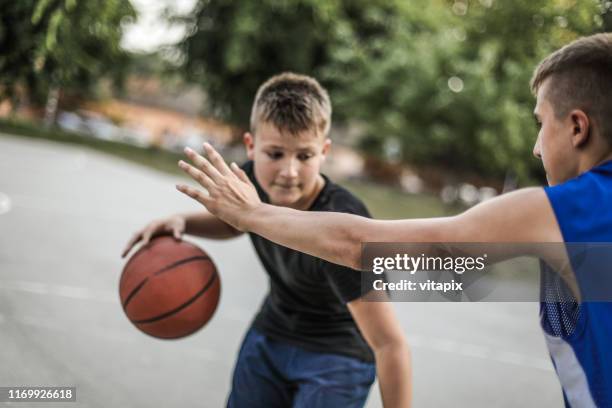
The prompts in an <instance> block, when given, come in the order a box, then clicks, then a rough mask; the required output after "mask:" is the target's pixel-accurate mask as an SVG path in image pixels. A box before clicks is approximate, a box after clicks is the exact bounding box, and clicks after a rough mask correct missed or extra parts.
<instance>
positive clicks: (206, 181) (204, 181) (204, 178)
mask: <svg viewBox="0 0 612 408" xmlns="http://www.w3.org/2000/svg"><path fill="white" fill-rule="evenodd" d="M200 157H201V156H200ZM202 160H206V159H204V158H202ZM207 163H208V162H207ZM208 165H209V166H210V163H208ZM179 167H180V168H181V169H182V170H183V171H184V172H185V173H187V174H188V175H189V176H190V177H191V178H192V179H194V180H195V181H197V182H198V183H200V185H201V186H202V187H204V188H205V189H207V190H210V189H211V188H212V187H214V185H215V182H214V181H213V180H212V179H211V178H210V177H209V176H208V175H207V174H208V173H205V172H203V171H200V170H198V169H196V168H195V167H193V166H192V165H191V164H189V163H187V162H184V161H183V160H181V161H179ZM215 171H216V170H215ZM217 176H218V177H221V176H220V175H218V174H217Z"/></svg>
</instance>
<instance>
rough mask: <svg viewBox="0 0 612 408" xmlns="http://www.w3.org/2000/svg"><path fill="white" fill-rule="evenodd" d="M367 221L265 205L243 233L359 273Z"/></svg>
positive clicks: (251, 215)
mask: <svg viewBox="0 0 612 408" xmlns="http://www.w3.org/2000/svg"><path fill="white" fill-rule="evenodd" d="M367 220H368V219H367V218H364V217H359V216H356V215H351V214H344V213H327V212H310V211H297V210H293V209H291V208H286V207H278V206H272V205H267V204H263V205H261V206H260V207H259V208H257V209H256V210H254V211H253V212H252V213H251V214H250V215H249V217H248V218H245V220H244V225H242V226H241V229H245V230H248V231H251V232H253V233H255V234H257V235H261V236H262V237H265V238H267V239H269V240H271V241H274V242H276V243H279V244H281V245H284V246H286V247H289V248H292V249H294V250H296V251H300V252H305V253H308V254H310V255H313V256H315V257H317V258H322V259H325V260H327V261H330V262H333V263H336V264H339V265H345V266H349V267H351V268H353V269H359V268H360V267H361V265H359V264H360V256H361V255H360V252H361V238H360V235H359V234H358V231H359V230H360V229H361V228H363V227H364V225H365V222H366V221H367Z"/></svg>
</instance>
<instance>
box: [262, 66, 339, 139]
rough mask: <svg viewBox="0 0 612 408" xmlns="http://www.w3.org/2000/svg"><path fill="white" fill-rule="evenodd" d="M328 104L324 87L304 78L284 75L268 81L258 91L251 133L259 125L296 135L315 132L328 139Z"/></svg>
mask: <svg viewBox="0 0 612 408" xmlns="http://www.w3.org/2000/svg"><path fill="white" fill-rule="evenodd" d="M331 110H332V109H331V102H330V100H329V95H328V94H327V91H326V90H325V88H323V87H322V86H321V84H319V82H317V80H316V79H314V78H311V77H309V76H306V75H298V74H294V73H292V72H284V73H282V74H279V75H275V76H273V77H272V78H270V79H268V80H267V81H266V82H265V83H264V84H263V85H261V86H260V87H259V90H257V94H256V95H255V101H254V102H253V108H252V110H251V132H253V133H255V132H256V129H257V124H258V123H259V122H262V121H263V122H269V123H271V124H273V125H274V126H276V127H277V128H278V129H279V130H281V131H285V130H286V131H288V132H289V133H291V134H292V135H297V134H298V133H300V132H303V131H305V130H315V131H316V132H317V134H322V135H323V136H327V134H328V133H329V128H330V126H331Z"/></svg>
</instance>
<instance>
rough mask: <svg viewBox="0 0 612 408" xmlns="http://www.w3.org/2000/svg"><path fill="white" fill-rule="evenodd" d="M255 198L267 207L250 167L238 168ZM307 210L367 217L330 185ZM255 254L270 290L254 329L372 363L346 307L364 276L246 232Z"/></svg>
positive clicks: (354, 200)
mask: <svg viewBox="0 0 612 408" xmlns="http://www.w3.org/2000/svg"><path fill="white" fill-rule="evenodd" d="M242 169H243V170H244V171H245V172H246V174H247V175H248V176H249V178H250V179H251V181H252V182H253V184H254V185H255V187H256V188H257V192H258V193H259V197H260V198H261V200H262V201H263V202H269V200H268V196H267V194H266V193H265V192H264V191H263V189H262V188H261V186H260V185H259V183H258V182H257V180H256V179H255V173H254V168H253V162H252V161H249V162H247V163H245V164H244V165H243V166H242ZM323 178H324V179H325V186H324V187H323V189H322V190H321V192H320V193H319V195H318V196H317V198H316V199H315V201H314V203H313V204H312V206H311V207H310V208H309V210H310V211H333V212H344V213H350V214H357V215H361V216H365V217H370V214H369V212H368V210H367V208H366V207H365V205H364V204H363V203H362V202H361V201H360V200H359V199H358V198H356V197H355V196H354V195H352V194H351V193H350V192H348V191H347V190H346V189H344V188H342V187H340V186H339V185H337V184H334V183H333V182H331V181H330V180H329V179H328V178H327V177H325V176H323ZM249 236H250V237H251V241H252V242H253V246H254V247H255V251H256V252H257V254H258V255H259V259H260V260H261V262H262V264H263V266H264V268H265V270H266V272H267V273H268V276H269V278H270V291H269V293H268V294H267V296H266V298H265V299H264V302H263V304H262V306H261V309H260V310H259V312H258V313H257V316H255V320H254V321H253V327H255V328H256V329H257V330H259V331H260V332H262V333H263V334H265V335H266V336H268V337H270V338H272V339H276V340H281V341H284V342H287V343H291V344H294V345H297V346H300V347H302V348H304V349H307V350H311V351H316V352H320V353H335V354H344V355H348V356H351V357H356V358H359V359H361V360H363V361H367V362H374V354H373V353H372V350H371V349H370V347H369V346H368V344H367V343H366V341H365V339H364V338H363V336H362V335H361V333H360V332H359V329H358V328H357V326H356V324H355V321H354V320H353V318H352V316H351V314H350V312H349V310H348V308H347V306H346V303H348V302H350V301H352V300H355V299H357V298H359V297H360V296H361V294H362V292H361V274H362V273H365V272H359V271H355V270H353V269H350V268H347V267H344V266H340V265H337V264H334V263H331V262H327V261H325V260H322V259H320V258H315V257H313V256H311V255H308V254H305V253H302V252H298V251H295V250H293V249H290V248H287V247H284V246H282V245H278V244H276V243H274V242H272V241H269V240H267V239H265V238H263V237H261V236H259V235H256V234H252V233H250V234H249Z"/></svg>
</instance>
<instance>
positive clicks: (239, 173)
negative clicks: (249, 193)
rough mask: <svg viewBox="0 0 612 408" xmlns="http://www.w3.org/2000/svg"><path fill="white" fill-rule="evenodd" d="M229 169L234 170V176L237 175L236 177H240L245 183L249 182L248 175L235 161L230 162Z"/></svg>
mask: <svg viewBox="0 0 612 408" xmlns="http://www.w3.org/2000/svg"><path fill="white" fill-rule="evenodd" d="M230 167H231V169H232V171H233V172H234V174H235V175H236V177H238V179H240V180H241V181H244V182H245V183H248V184H250V183H251V180H249V176H247V174H246V173H245V172H244V170H242V169H241V168H240V167H238V165H237V164H236V163H232V164H231V166H230Z"/></svg>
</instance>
